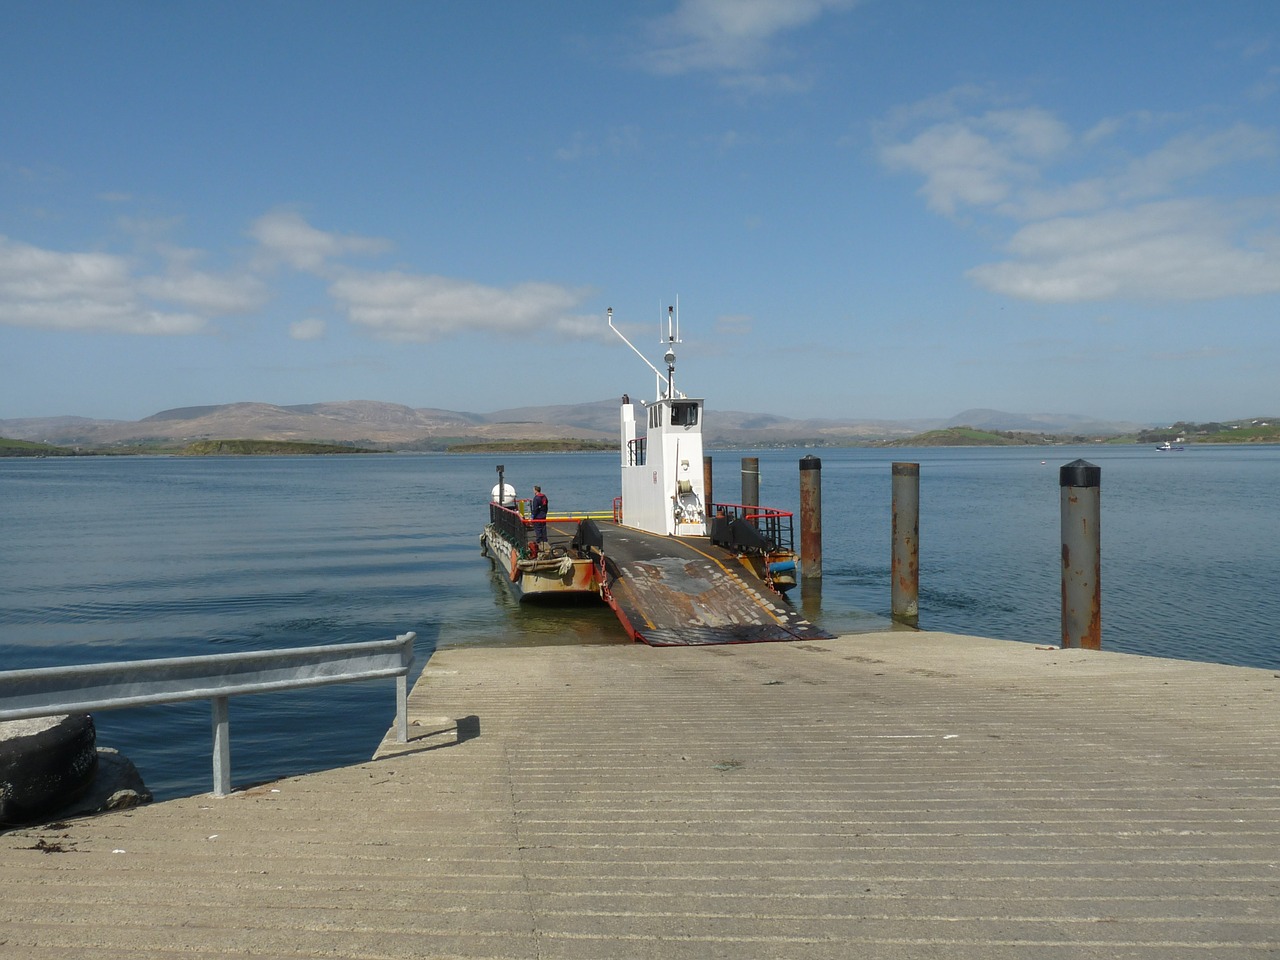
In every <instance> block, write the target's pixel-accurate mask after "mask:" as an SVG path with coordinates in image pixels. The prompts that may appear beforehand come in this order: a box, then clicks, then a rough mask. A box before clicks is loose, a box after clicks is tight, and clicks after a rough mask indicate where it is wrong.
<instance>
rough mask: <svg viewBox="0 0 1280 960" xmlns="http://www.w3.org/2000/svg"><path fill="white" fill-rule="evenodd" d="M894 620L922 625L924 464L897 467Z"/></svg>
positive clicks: (894, 488) (893, 587) (894, 515)
mask: <svg viewBox="0 0 1280 960" xmlns="http://www.w3.org/2000/svg"><path fill="white" fill-rule="evenodd" d="M892 553H893V559H892V563H891V566H890V569H891V570H892V577H891V579H892V584H893V585H892V587H891V588H890V596H891V599H892V614H891V615H892V619H893V620H894V622H895V623H902V624H906V625H907V626H909V627H918V626H919V625H920V464H918V463H895V464H894V465H893V551H892Z"/></svg>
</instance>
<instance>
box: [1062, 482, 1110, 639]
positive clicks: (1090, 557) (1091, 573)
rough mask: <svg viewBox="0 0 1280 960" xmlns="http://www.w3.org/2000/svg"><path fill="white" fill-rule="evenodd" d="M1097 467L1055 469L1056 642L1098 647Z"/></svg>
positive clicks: (1099, 582) (1099, 620)
mask: <svg viewBox="0 0 1280 960" xmlns="http://www.w3.org/2000/svg"><path fill="white" fill-rule="evenodd" d="M1101 482H1102V468H1101V467H1099V466H1095V465H1094V464H1092V463H1090V462H1089V461H1088V460H1073V461H1072V462H1071V463H1068V464H1066V465H1065V466H1063V467H1062V468H1061V469H1059V471H1058V485H1059V486H1060V487H1061V488H1062V492H1061V496H1062V646H1063V648H1064V649H1065V648H1067V647H1079V648H1082V649H1085V650H1101V649H1102V578H1101V574H1102V549H1101V543H1102V541H1101V537H1100V536H1099V521H1100V518H1101V512H1102V511H1101V500H1100V498H1099V487H1100V485H1101Z"/></svg>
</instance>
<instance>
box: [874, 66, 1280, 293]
mask: <svg viewBox="0 0 1280 960" xmlns="http://www.w3.org/2000/svg"><path fill="white" fill-rule="evenodd" d="M977 94H978V92H977V91H975V90H973V89H972V88H966V89H964V90H957V91H954V92H953V93H951V94H948V95H946V96H942V97H937V98H933V99H931V100H929V101H926V102H922V103H921V104H918V105H914V106H912V107H908V108H904V109H901V110H899V111H896V112H895V114H894V116H893V117H892V118H890V119H889V120H887V121H885V122H884V123H882V124H880V125H879V127H878V128H877V136H878V139H879V143H880V156H881V160H882V162H883V163H884V164H885V165H886V166H887V167H889V168H890V169H893V170H900V171H909V172H911V173H914V174H916V175H917V176H919V177H921V178H922V180H923V183H922V185H921V187H920V193H921V195H922V196H923V197H924V198H925V202H926V203H927V205H928V206H929V208H930V209H931V210H934V211H935V212H937V213H940V214H943V215H945V216H957V215H959V214H961V213H964V214H965V215H966V216H967V217H969V218H977V217H988V218H992V219H993V221H994V222H995V223H996V224H998V222H999V220H1001V219H1003V220H1006V221H1013V222H1014V223H1015V225H1016V226H1015V230H1014V233H1013V234H1012V236H1011V238H1010V240H1009V241H1008V243H1007V244H1006V245H1005V252H1006V253H1007V254H1008V255H1009V259H1007V260H1003V261H1001V262H997V263H990V264H984V265H982V266H979V267H976V268H974V269H972V270H970V271H969V273H968V275H969V277H970V278H971V279H973V280H974V281H975V282H977V283H978V284H979V285H981V286H983V287H986V288H987V289H989V290H992V291H994V292H997V293H1001V294H1004V295H1006V296H1011V297H1018V298H1021V299H1028V300H1036V301H1042V302H1071V301H1081V300H1106V299H1114V298H1120V299H1127V298H1135V299H1157V300H1195V299H1216V298H1222V297H1229V296H1246V295H1259V294H1270V293H1276V292H1280V197H1276V196H1273V197H1262V198H1252V199H1250V200H1248V201H1239V200H1237V199H1236V198H1235V197H1234V196H1233V195H1232V194H1231V192H1230V191H1231V181H1230V178H1229V176H1228V174H1229V172H1230V170H1231V168H1232V167H1234V166H1237V165H1241V164H1246V163H1249V162H1251V161H1256V160H1260V159H1264V160H1265V159H1270V158H1271V157H1273V156H1275V154H1276V153H1277V149H1276V141H1277V137H1276V133H1275V131H1273V130H1265V129H1260V128H1258V127H1255V126H1252V125H1249V124H1246V123H1236V124H1234V125H1231V126H1228V127H1225V128H1223V129H1219V130H1202V129H1197V130H1184V131H1179V132H1175V133H1173V134H1166V136H1165V138H1164V140H1163V141H1162V142H1159V143H1157V144H1155V145H1154V146H1150V145H1148V146H1146V147H1145V148H1144V149H1142V150H1131V151H1129V152H1126V151H1125V137H1126V136H1127V135H1128V134H1129V133H1130V131H1135V132H1139V133H1140V134H1141V135H1142V136H1143V137H1144V138H1145V137H1149V136H1150V134H1151V132H1152V130H1154V129H1159V128H1161V127H1164V128H1167V127H1168V126H1169V125H1170V124H1172V123H1175V122H1179V121H1178V118H1175V117H1171V116H1163V117H1157V116H1155V115H1153V114H1134V115H1132V116H1130V117H1126V118H1115V119H1109V120H1102V121H1098V122H1097V123H1095V124H1094V125H1093V126H1092V127H1091V128H1090V129H1089V130H1088V131H1087V132H1086V133H1085V134H1084V135H1083V136H1076V135H1074V134H1073V132H1072V131H1071V130H1070V128H1069V127H1067V125H1066V124H1064V123H1063V122H1062V121H1060V120H1059V119H1058V118H1056V117H1054V116H1053V115H1052V114H1050V113H1049V112H1048V111H1045V110H1042V109H1039V108H1022V109H996V110H989V111H986V112H968V113H966V112H964V111H963V110H962V109H961V104H962V102H964V101H970V100H972V99H973V98H974V97H975V96H976V95H977ZM1143 142H1146V141H1145V140H1144V141H1143ZM1197 190H1198V193H1197V192H1193V191H1197ZM997 228H998V226H997ZM984 229H986V230H988V231H989V230H990V229H991V225H989V224H984Z"/></svg>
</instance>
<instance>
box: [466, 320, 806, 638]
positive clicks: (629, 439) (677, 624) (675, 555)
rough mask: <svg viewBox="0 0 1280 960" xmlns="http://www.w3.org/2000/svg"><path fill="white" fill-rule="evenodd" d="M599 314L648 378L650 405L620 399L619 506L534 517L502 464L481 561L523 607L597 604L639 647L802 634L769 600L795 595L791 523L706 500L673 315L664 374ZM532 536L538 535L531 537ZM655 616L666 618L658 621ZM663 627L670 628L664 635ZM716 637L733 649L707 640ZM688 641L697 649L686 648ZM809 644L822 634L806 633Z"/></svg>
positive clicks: (700, 406) (696, 404) (698, 407)
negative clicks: (678, 371) (552, 602)
mask: <svg viewBox="0 0 1280 960" xmlns="http://www.w3.org/2000/svg"><path fill="white" fill-rule="evenodd" d="M607 316H608V323H609V328H610V329H611V330H613V331H614V333H616V334H617V335H618V336H619V337H620V338H621V339H622V340H623V342H624V343H626V345H627V346H628V347H630V348H631V349H632V350H633V351H634V352H635V353H636V354H637V355H638V356H639V357H640V359H641V360H643V361H644V362H645V364H646V365H648V366H649V368H650V369H651V370H652V371H653V372H654V374H655V377H656V388H655V394H656V396H655V399H654V400H653V401H652V402H649V403H644V402H641V403H635V402H633V401H632V400H631V398H630V396H629V395H628V394H623V396H622V402H621V404H620V409H619V469H620V473H621V496H619V497H616V498H615V499H614V502H613V507H612V510H609V511H601V512H597V513H586V512H583V513H558V514H557V513H552V514H550V515H548V516H547V517H546V519H535V518H534V517H533V516H532V511H531V509H530V502H529V501H527V500H520V499H517V497H516V493H515V489H514V487H513V486H512V485H510V484H508V483H507V482H506V480H505V474H504V468H503V467H501V466H499V467H498V473H499V479H498V484H497V485H496V486H495V487H494V488H493V491H492V492H491V494H490V502H489V522H488V524H487V525H486V526H485V528H484V532H483V533H482V534H481V545H482V550H483V552H484V553H485V554H487V555H488V556H489V557H490V558H492V560H493V561H494V563H495V564H496V565H497V566H498V568H499V569H500V570H501V571H502V572H503V574H505V578H506V580H507V582H508V583H509V584H510V586H511V589H512V591H513V593H514V594H515V595H516V596H517V597H518V598H519V599H521V600H528V599H531V598H535V597H568V596H573V595H591V594H594V595H596V596H598V597H599V598H600V599H602V600H604V601H605V602H606V603H608V604H609V605H610V606H612V607H613V608H614V611H615V612H616V613H617V614H618V616H619V619H620V620H621V621H622V622H623V625H624V626H625V627H627V629H628V632H630V633H631V634H632V636H633V637H634V638H636V639H644V640H646V641H647V642H654V640H653V637H654V636H660V637H661V639H660V641H659V642H663V643H686V642H700V643H712V642H742V641H744V640H753V639H797V638H798V634H797V629H798V630H799V632H800V633H804V632H805V630H806V629H810V628H811V625H809V624H807V623H805V622H804V621H801V620H800V619H799V618H798V617H795V616H793V615H792V614H791V613H790V612H789V611H788V610H786V609H785V608H781V607H779V606H777V605H776V604H775V603H774V602H773V600H771V599H770V598H771V597H772V598H779V599H780V598H781V597H782V595H784V594H785V593H786V591H788V590H789V589H791V588H792V587H794V586H795V585H796V568H797V556H796V553H795V550H794V528H793V518H792V514H791V513H789V512H786V511H781V510H771V509H767V508H762V507H759V506H756V505H753V504H737V503H710V502H709V501H708V498H707V495H706V478H705V477H704V470H703V452H702V450H703V448H702V427H703V413H704V401H703V400H702V399H701V398H699V397H691V396H688V395H687V394H685V393H684V392H682V391H680V390H679V389H677V387H676V383H675V361H676V357H675V347H676V346H677V345H678V344H679V343H680V342H681V341H680V340H679V333H678V325H677V324H678V320H677V319H676V317H675V315H674V308H670V307H669V308H668V310H667V334H666V338H665V341H663V345H664V348H665V349H664V354H663V363H664V365H665V372H664V371H663V370H659V368H658V367H656V366H655V365H654V364H653V363H651V362H650V361H649V360H648V358H646V357H645V356H644V354H643V353H642V352H641V351H640V350H638V349H637V348H636V347H635V346H634V345H633V344H632V343H631V341H630V340H628V339H627V338H626V336H625V335H624V334H623V333H622V331H621V330H619V329H618V328H617V327H616V326H614V322H613V308H612V307H611V308H609V311H608V315H607ZM540 526H541V527H543V528H544V529H545V530H546V534H545V536H541V537H540V536H539V535H538V532H539V527H540ZM623 581H626V582H625V583H622V582H623ZM753 581H754V582H753ZM620 583H621V586H622V589H621V594H625V596H623V598H622V599H620ZM738 594H743V596H742V597H739V596H738ZM714 597H724V598H726V599H725V600H724V603H725V608H724V609H716V608H715V604H716V603H717V602H719V601H717V600H715V599H713V598H714ZM655 606H656V607H670V608H671V609H669V610H659V611H655V610H654V609H652V608H653V607H655ZM761 611H763V613H761ZM668 614H669V616H666V615H668ZM637 621H640V622H641V623H642V624H643V626H640V625H637ZM667 621H669V625H668V626H663V625H661V624H662V623H663V622H667ZM770 621H771V622H773V623H774V625H775V626H776V624H777V623H785V626H784V629H783V633H785V634H786V635H785V636H772V635H770V636H764V635H760V636H756V635H755V634H756V633H761V634H767V633H770V631H771V630H772V628H771V627H770ZM752 624H753V626H751V625H752ZM796 624H799V625H800V626H799V627H798V628H797V627H796ZM682 625H684V626H682ZM685 626H687V627H688V629H687V630H686V629H685ZM719 627H724V628H725V629H726V630H727V631H728V633H727V634H725V636H726V637H730V638H731V639H714V637H715V636H716V630H717V628H719ZM757 628H759V629H757ZM814 631H816V632H814ZM773 632H777V631H776V630H774V631H773ZM686 635H694V636H698V637H701V639H696V640H688V639H682V637H683V636H686ZM805 636H806V638H808V637H809V636H830V635H829V634H825V633H822V632H821V631H817V630H816V628H812V629H811V631H810V633H807V634H805Z"/></svg>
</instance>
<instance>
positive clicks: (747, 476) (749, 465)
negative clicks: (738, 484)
mask: <svg viewBox="0 0 1280 960" xmlns="http://www.w3.org/2000/svg"><path fill="white" fill-rule="evenodd" d="M742 505H743V506H744V507H758V506H760V458H759V457H743V458H742Z"/></svg>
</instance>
